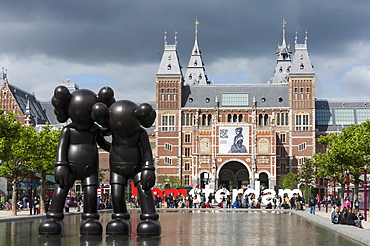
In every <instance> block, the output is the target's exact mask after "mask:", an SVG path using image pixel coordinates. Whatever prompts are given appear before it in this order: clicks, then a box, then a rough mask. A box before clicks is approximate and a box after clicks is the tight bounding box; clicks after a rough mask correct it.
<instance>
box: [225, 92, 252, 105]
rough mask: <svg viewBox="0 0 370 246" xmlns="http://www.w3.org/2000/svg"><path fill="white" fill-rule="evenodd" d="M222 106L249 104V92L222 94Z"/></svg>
mask: <svg viewBox="0 0 370 246" xmlns="http://www.w3.org/2000/svg"><path fill="white" fill-rule="evenodd" d="M222 106H224V107H225V106H226V107H227V106H230V107H237V106H244V107H246V106H249V94H247V93H234V94H231V93H225V94H222Z"/></svg>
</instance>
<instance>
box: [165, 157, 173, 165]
mask: <svg viewBox="0 0 370 246" xmlns="http://www.w3.org/2000/svg"><path fill="white" fill-rule="evenodd" d="M164 163H165V164H168V165H172V159H171V158H170V157H165V158H164Z"/></svg>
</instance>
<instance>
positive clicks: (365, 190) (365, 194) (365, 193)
mask: <svg viewBox="0 0 370 246" xmlns="http://www.w3.org/2000/svg"><path fill="white" fill-rule="evenodd" d="M364 220H365V221H367V166H366V165H365V167H364Z"/></svg>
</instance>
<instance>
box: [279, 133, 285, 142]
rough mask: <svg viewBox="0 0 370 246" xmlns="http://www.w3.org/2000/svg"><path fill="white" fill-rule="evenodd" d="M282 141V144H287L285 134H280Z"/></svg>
mask: <svg viewBox="0 0 370 246" xmlns="http://www.w3.org/2000/svg"><path fill="white" fill-rule="evenodd" d="M280 141H281V142H282V143H286V139H285V133H280Z"/></svg>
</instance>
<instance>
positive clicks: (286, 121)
mask: <svg viewBox="0 0 370 246" xmlns="http://www.w3.org/2000/svg"><path fill="white" fill-rule="evenodd" d="M285 125H289V116H288V113H285Z"/></svg>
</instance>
